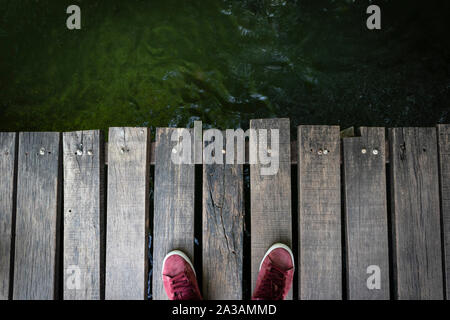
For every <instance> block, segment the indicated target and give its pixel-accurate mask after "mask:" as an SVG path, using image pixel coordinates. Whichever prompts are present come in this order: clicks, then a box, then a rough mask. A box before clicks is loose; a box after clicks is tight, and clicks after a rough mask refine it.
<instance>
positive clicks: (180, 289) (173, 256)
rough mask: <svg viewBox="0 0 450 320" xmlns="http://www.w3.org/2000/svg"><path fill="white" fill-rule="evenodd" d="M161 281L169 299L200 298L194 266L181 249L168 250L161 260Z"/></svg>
mask: <svg viewBox="0 0 450 320" xmlns="http://www.w3.org/2000/svg"><path fill="white" fill-rule="evenodd" d="M162 273H163V283H164V289H165V290H166V293H167V296H168V297H169V300H201V299H202V295H201V294H200V289H199V288H198V284H197V278H196V276H195V270H194V266H193V265H192V262H191V260H189V258H188V257H187V256H186V255H185V254H184V253H183V252H181V251H178V250H174V251H172V252H169V253H168V254H167V255H166V257H165V258H164V262H163V272H162Z"/></svg>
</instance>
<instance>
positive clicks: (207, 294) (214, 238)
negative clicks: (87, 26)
mask: <svg viewBox="0 0 450 320" xmlns="http://www.w3.org/2000/svg"><path fill="white" fill-rule="evenodd" d="M223 135H224V137H225V132H223ZM225 140H226V139H225V138H224V143H223V146H225V145H226V143H225ZM209 142H210V141H208V143H209ZM224 149H225V147H224ZM243 192H244V190H243V166H242V164H225V154H223V164H204V165H203V256H202V263H203V297H204V298H205V299H208V300H227V299H228V300H229V299H232V300H241V299H242V267H243V265H242V262H243V260H242V259H243V233H244V194H243Z"/></svg>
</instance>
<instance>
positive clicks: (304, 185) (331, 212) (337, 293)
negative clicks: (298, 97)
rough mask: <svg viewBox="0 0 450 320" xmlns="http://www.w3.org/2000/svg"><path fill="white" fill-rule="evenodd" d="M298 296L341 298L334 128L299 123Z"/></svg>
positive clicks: (337, 146) (336, 131) (336, 130)
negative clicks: (300, 124)
mask: <svg viewBox="0 0 450 320" xmlns="http://www.w3.org/2000/svg"><path fill="white" fill-rule="evenodd" d="M298 152H299V165H298V193H299V198H298V202H299V253H300V254H299V255H300V257H299V259H300V267H299V277H298V279H299V298H300V299H302V300H322V299H333V300H335V299H342V248H341V247H342V246H341V192H340V191H341V189H340V188H341V186H340V164H339V163H340V140H339V127H337V126H299V127H298Z"/></svg>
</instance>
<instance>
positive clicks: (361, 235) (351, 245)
mask: <svg viewBox="0 0 450 320" xmlns="http://www.w3.org/2000/svg"><path fill="white" fill-rule="evenodd" d="M384 131H385V130H384V128H366V127H364V128H361V129H360V132H361V137H355V138H344V139H343V152H344V155H343V156H344V181H345V222H346V228H345V234H346V237H345V240H346V248H347V249H346V253H347V255H346V260H347V264H346V273H347V285H348V286H347V293H348V294H347V296H348V298H349V299H350V300H389V252H388V246H389V245H388V229H387V204H386V164H385V134H384ZM363 150H366V152H363ZM371 266H374V267H372V268H370V267H371ZM373 268H375V269H373ZM377 268H378V269H377ZM378 272H379V273H378ZM371 276H373V277H371ZM369 277H371V279H370V280H369V282H370V283H369V285H371V286H369V285H368V279H369ZM378 285H379V287H378Z"/></svg>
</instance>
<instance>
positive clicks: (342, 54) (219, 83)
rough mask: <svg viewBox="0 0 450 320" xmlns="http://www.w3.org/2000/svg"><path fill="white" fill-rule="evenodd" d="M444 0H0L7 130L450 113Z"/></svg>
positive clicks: (1, 116)
mask: <svg viewBox="0 0 450 320" xmlns="http://www.w3.org/2000/svg"><path fill="white" fill-rule="evenodd" d="M448 3H449V2H448V1H427V2H426V6H427V7H425V2H423V1H406V0H405V1H403V0H395V1H394V0H392V1H389V0H386V1H378V4H380V6H381V8H382V30H381V31H369V30H367V28H366V25H365V21H366V17H367V15H366V13H365V9H366V8H367V6H368V4H369V1H365V0H362V1H355V2H354V1H348V0H334V1H333V0H309V1H300V0H299V1H281V0H272V1H269V0H265V1H262V0H260V1H256V0H253V1H238V0H235V1H233V0H201V1H200V0H197V1H180V0H179V1H174V0H164V1H156V0H155V1H150V0H145V1H144V0H142V1H137V0H128V1H123V0H122V1H116V0H110V1H95V0H91V1H76V0H71V1H66V0H53V1H50V0H40V1H38V0H28V1H26V0H0V48H1V49H0V130H1V131H4V130H61V131H63V130H74V129H94V128H101V129H106V128H108V127H110V126H141V125H144V126H150V127H152V128H155V127H156V126H180V127H183V126H190V125H191V124H192V122H193V121H194V120H197V119H202V120H203V122H204V123H206V124H207V125H211V126H215V127H220V128H234V127H238V126H242V127H244V128H245V127H246V126H247V125H248V120H249V119H251V118H256V117H258V118H259V117H276V116H277V117H290V118H291V121H292V125H293V126H294V125H297V124H300V123H304V124H340V125H341V126H342V127H346V126H351V125H381V126H400V125H401V126H406V125H434V124H435V123H437V122H450V42H449V40H448V39H449V36H448V34H449V33H448V32H449V30H450V28H449V25H450V23H449V22H448V21H450V19H448V18H447V14H448V12H450V10H449V9H450V5H449V4H448ZM70 4H78V5H79V6H80V7H81V13H82V30H79V31H69V30H67V28H66V26H65V22H66V17H67V15H66V13H65V11H66V8H67V6H68V5H70Z"/></svg>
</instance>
